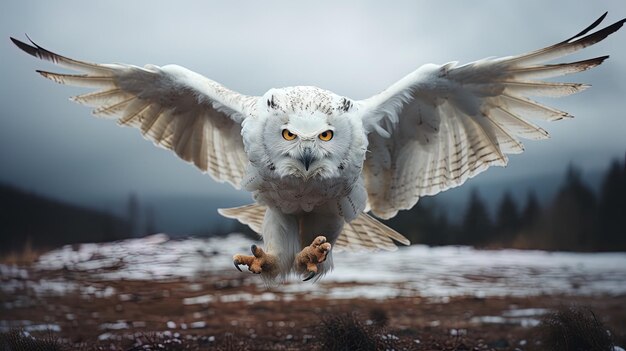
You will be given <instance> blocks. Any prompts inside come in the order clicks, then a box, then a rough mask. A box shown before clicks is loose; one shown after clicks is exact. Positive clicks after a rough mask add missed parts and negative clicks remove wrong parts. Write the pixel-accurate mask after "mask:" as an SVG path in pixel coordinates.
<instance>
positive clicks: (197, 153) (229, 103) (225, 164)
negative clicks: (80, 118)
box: [11, 38, 258, 188]
mask: <svg viewBox="0 0 626 351" xmlns="http://www.w3.org/2000/svg"><path fill="white" fill-rule="evenodd" d="M11 40H12V41H13V43H15V45H17V47H19V48H20V49H22V50H23V51H25V52H26V53H28V54H30V55H32V56H35V57H37V58H40V59H42V60H47V61H50V62H52V63H55V64H57V65H59V66H61V67H64V68H68V69H71V70H74V71H78V72H79V73H80V74H65V73H55V72H48V71H41V70H39V71H37V72H38V73H40V74H41V75H42V76H43V77H45V78H48V79H50V80H52V81H54V82H56V83H59V84H67V85H73V86H79V87H88V88H96V89H99V90H98V91H96V92H91V93H86V94H82V95H78V96H75V97H73V98H72V100H73V101H75V102H77V103H80V104H83V105H87V106H91V107H94V110H93V114H94V115H98V116H103V117H114V118H117V122H118V124H119V125H122V126H132V127H136V128H139V129H140V131H141V134H142V135H143V136H144V137H145V138H147V139H149V140H151V141H152V142H154V144H155V145H158V146H161V147H164V148H167V149H171V150H172V151H174V152H175V153H176V154H177V155H178V156H179V157H180V158H181V159H183V160H185V161H187V162H190V163H193V164H194V165H196V166H197V167H198V168H199V169H200V170H202V171H203V172H208V173H209V174H210V175H211V176H212V177H213V178H215V179H216V180H218V181H227V182H229V183H231V184H232V185H233V186H235V187H236V188H239V186H240V182H241V180H242V179H243V174H244V172H245V167H246V161H247V158H246V155H245V152H244V149H243V140H242V137H241V134H240V131H241V122H242V121H243V120H244V119H245V118H246V117H248V116H254V115H255V114H256V103H257V100H258V97H253V96H245V95H241V94H239V93H236V92H234V91H231V90H229V89H227V88H225V87H223V86H222V85H220V84H218V83H216V82H214V81H212V80H209V79H207V78H205V77H203V76H201V75H199V74H197V73H194V72H192V71H189V70H187V69H185V68H183V67H179V66H175V65H168V66H163V67H158V66H153V65H146V66H145V67H144V68H141V67H137V66H132V65H125V64H96V63H88V62H83V61H78V60H74V59H70V58H67V57H64V56H61V55H58V54H55V53H53V52H51V51H48V50H46V49H44V48H42V47H41V46H39V45H37V44H35V43H34V42H32V41H31V44H26V43H24V42H21V41H19V40H17V39H14V38H11ZM29 40H30V39H29Z"/></svg>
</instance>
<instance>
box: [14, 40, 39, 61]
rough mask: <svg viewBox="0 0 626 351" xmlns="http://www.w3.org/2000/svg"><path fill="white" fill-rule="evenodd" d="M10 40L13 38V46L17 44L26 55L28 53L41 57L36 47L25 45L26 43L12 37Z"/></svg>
mask: <svg viewBox="0 0 626 351" xmlns="http://www.w3.org/2000/svg"><path fill="white" fill-rule="evenodd" d="M10 38H11V41H12V42H13V44H15V46H17V47H18V48H20V50H22V51H24V52H25V53H27V54H29V55H31V56H34V57H39V55H38V53H39V50H38V49H37V48H36V47H34V46H30V45H28V44H26V43H24V42H22V41H20V40H17V39H15V38H13V37H10Z"/></svg>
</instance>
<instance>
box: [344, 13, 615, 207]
mask: <svg viewBox="0 0 626 351" xmlns="http://www.w3.org/2000/svg"><path fill="white" fill-rule="evenodd" d="M605 16H606V14H604V15H603V16H601V17H600V18H599V19H598V20H597V21H595V22H594V23H593V24H592V25H590V26H589V27H587V28H585V29H584V30H583V31H581V32H580V33H578V34H576V35H575V36H573V37H571V38H569V39H567V40H565V41H562V42H560V43H557V44H555V45H552V46H548V47H546V48H543V49H540V50H535V51H533V52H530V53H527V54H522V55H518V56H509V57H504V58H490V59H484V60H479V61H476V62H473V63H469V64H466V65H463V66H457V64H456V63H455V62H452V63H448V64H445V65H441V66H437V65H424V66H422V67H420V68H419V69H417V70H416V71H414V72H413V73H411V74H409V75H407V76H406V77H404V78H402V79H401V80H399V81H398V82H397V83H395V84H394V85H392V86H391V87H389V88H388V89H386V90H385V91H383V92H381V93H380V94H378V95H375V96H373V97H371V98H369V99H366V100H362V101H359V102H357V103H356V105H357V106H358V108H359V111H361V114H362V121H363V125H364V127H365V130H366V131H367V132H368V133H369V134H368V141H369V148H370V152H369V153H368V154H367V159H366V161H365V167H364V170H363V172H364V179H365V185H366V188H367V191H368V201H369V206H370V208H371V210H372V211H373V213H374V214H376V215H377V216H380V217H382V218H390V217H393V216H395V214H396V213H397V212H398V210H401V209H409V208H411V207H413V206H414V205H415V203H416V202H417V201H418V199H419V197H421V196H425V195H434V194H436V193H438V192H440V191H444V190H446V189H449V188H452V187H456V186H459V185H461V184H463V183H464V182H465V181H466V180H467V179H469V178H471V177H473V176H475V175H477V174H479V173H480V172H482V171H484V170H486V169H487V168H488V167H490V166H504V165H506V164H507V162H508V158H507V154H514V153H520V152H522V151H523V150H524V146H523V144H522V143H521V142H520V141H519V139H518V138H525V139H546V138H548V137H549V135H548V133H547V132H546V131H545V130H544V129H542V128H540V127H538V126H536V125H535V124H533V123H532V122H530V121H528V120H527V119H528V118H539V119H543V120H549V121H552V120H559V119H563V118H569V117H571V116H570V115H569V114H568V113H566V112H563V111H560V110H558V109H555V108H552V107H548V106H545V105H542V104H540V103H538V102H536V101H534V100H531V99H530V98H529V96H548V97H560V96H566V95H570V94H574V93H577V92H580V91H582V90H584V89H586V88H587V87H588V85H585V84H581V83H563V82H547V81H542V80H541V79H544V78H552V77H559V76H563V75H567V74H571V73H576V72H582V71H585V70H588V69H591V68H593V67H596V66H598V65H600V64H601V63H602V62H604V61H605V60H606V59H607V58H608V56H600V57H596V58H592V59H587V60H582V61H576V62H569V63H556V64H548V63H546V61H548V60H551V59H555V58H559V57H562V56H565V55H568V54H571V53H574V52H576V51H578V50H580V49H583V48H585V47H588V46H590V45H593V44H595V43H597V42H599V41H601V40H603V39H604V38H606V37H607V36H608V35H610V34H611V33H614V32H615V31H617V30H618V29H619V28H621V27H622V25H623V24H624V22H625V21H626V19H624V20H621V21H618V22H616V23H614V24H612V25H610V26H608V27H606V28H603V29H600V30H598V31H596V32H594V33H591V34H589V33H590V32H591V31H592V30H593V29H594V28H596V27H597V26H598V25H599V24H600V22H601V21H602V20H603V19H604V17H605Z"/></svg>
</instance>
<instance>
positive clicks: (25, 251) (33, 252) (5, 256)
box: [0, 240, 48, 266]
mask: <svg viewBox="0 0 626 351" xmlns="http://www.w3.org/2000/svg"><path fill="white" fill-rule="evenodd" d="M46 251H48V250H46V249H35V248H33V246H32V245H31V241H30V240H29V241H27V242H26V243H25V244H24V247H22V250H14V251H10V252H0V263H2V264H7V265H18V266H26V265H31V264H33V263H35V262H36V261H37V260H38V259H39V257H40V256H41V255H43V254H44V253H45V252H46Z"/></svg>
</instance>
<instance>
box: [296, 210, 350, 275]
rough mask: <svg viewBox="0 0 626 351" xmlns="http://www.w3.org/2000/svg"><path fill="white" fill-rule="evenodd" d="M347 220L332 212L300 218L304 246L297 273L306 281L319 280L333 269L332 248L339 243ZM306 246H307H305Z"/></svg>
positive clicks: (309, 214)
mask: <svg viewBox="0 0 626 351" xmlns="http://www.w3.org/2000/svg"><path fill="white" fill-rule="evenodd" d="M344 223H345V220H344V218H343V217H341V216H339V215H337V214H335V213H331V212H321V211H320V212H310V213H304V214H302V215H300V216H299V217H298V225H299V233H300V241H301V242H302V243H311V244H310V245H309V246H303V247H302V248H301V249H302V251H300V253H298V255H297V256H296V264H295V268H296V272H297V273H298V274H302V275H304V276H305V278H304V280H305V281H307V280H310V279H312V278H314V277H315V278H314V279H315V280H318V279H319V278H321V277H322V276H324V275H325V274H326V273H328V272H330V271H331V270H332V269H333V258H332V250H331V249H332V246H333V245H334V244H335V242H336V241H337V238H338V237H339V234H341V230H342V229H343V225H344ZM305 245H306V244H305Z"/></svg>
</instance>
